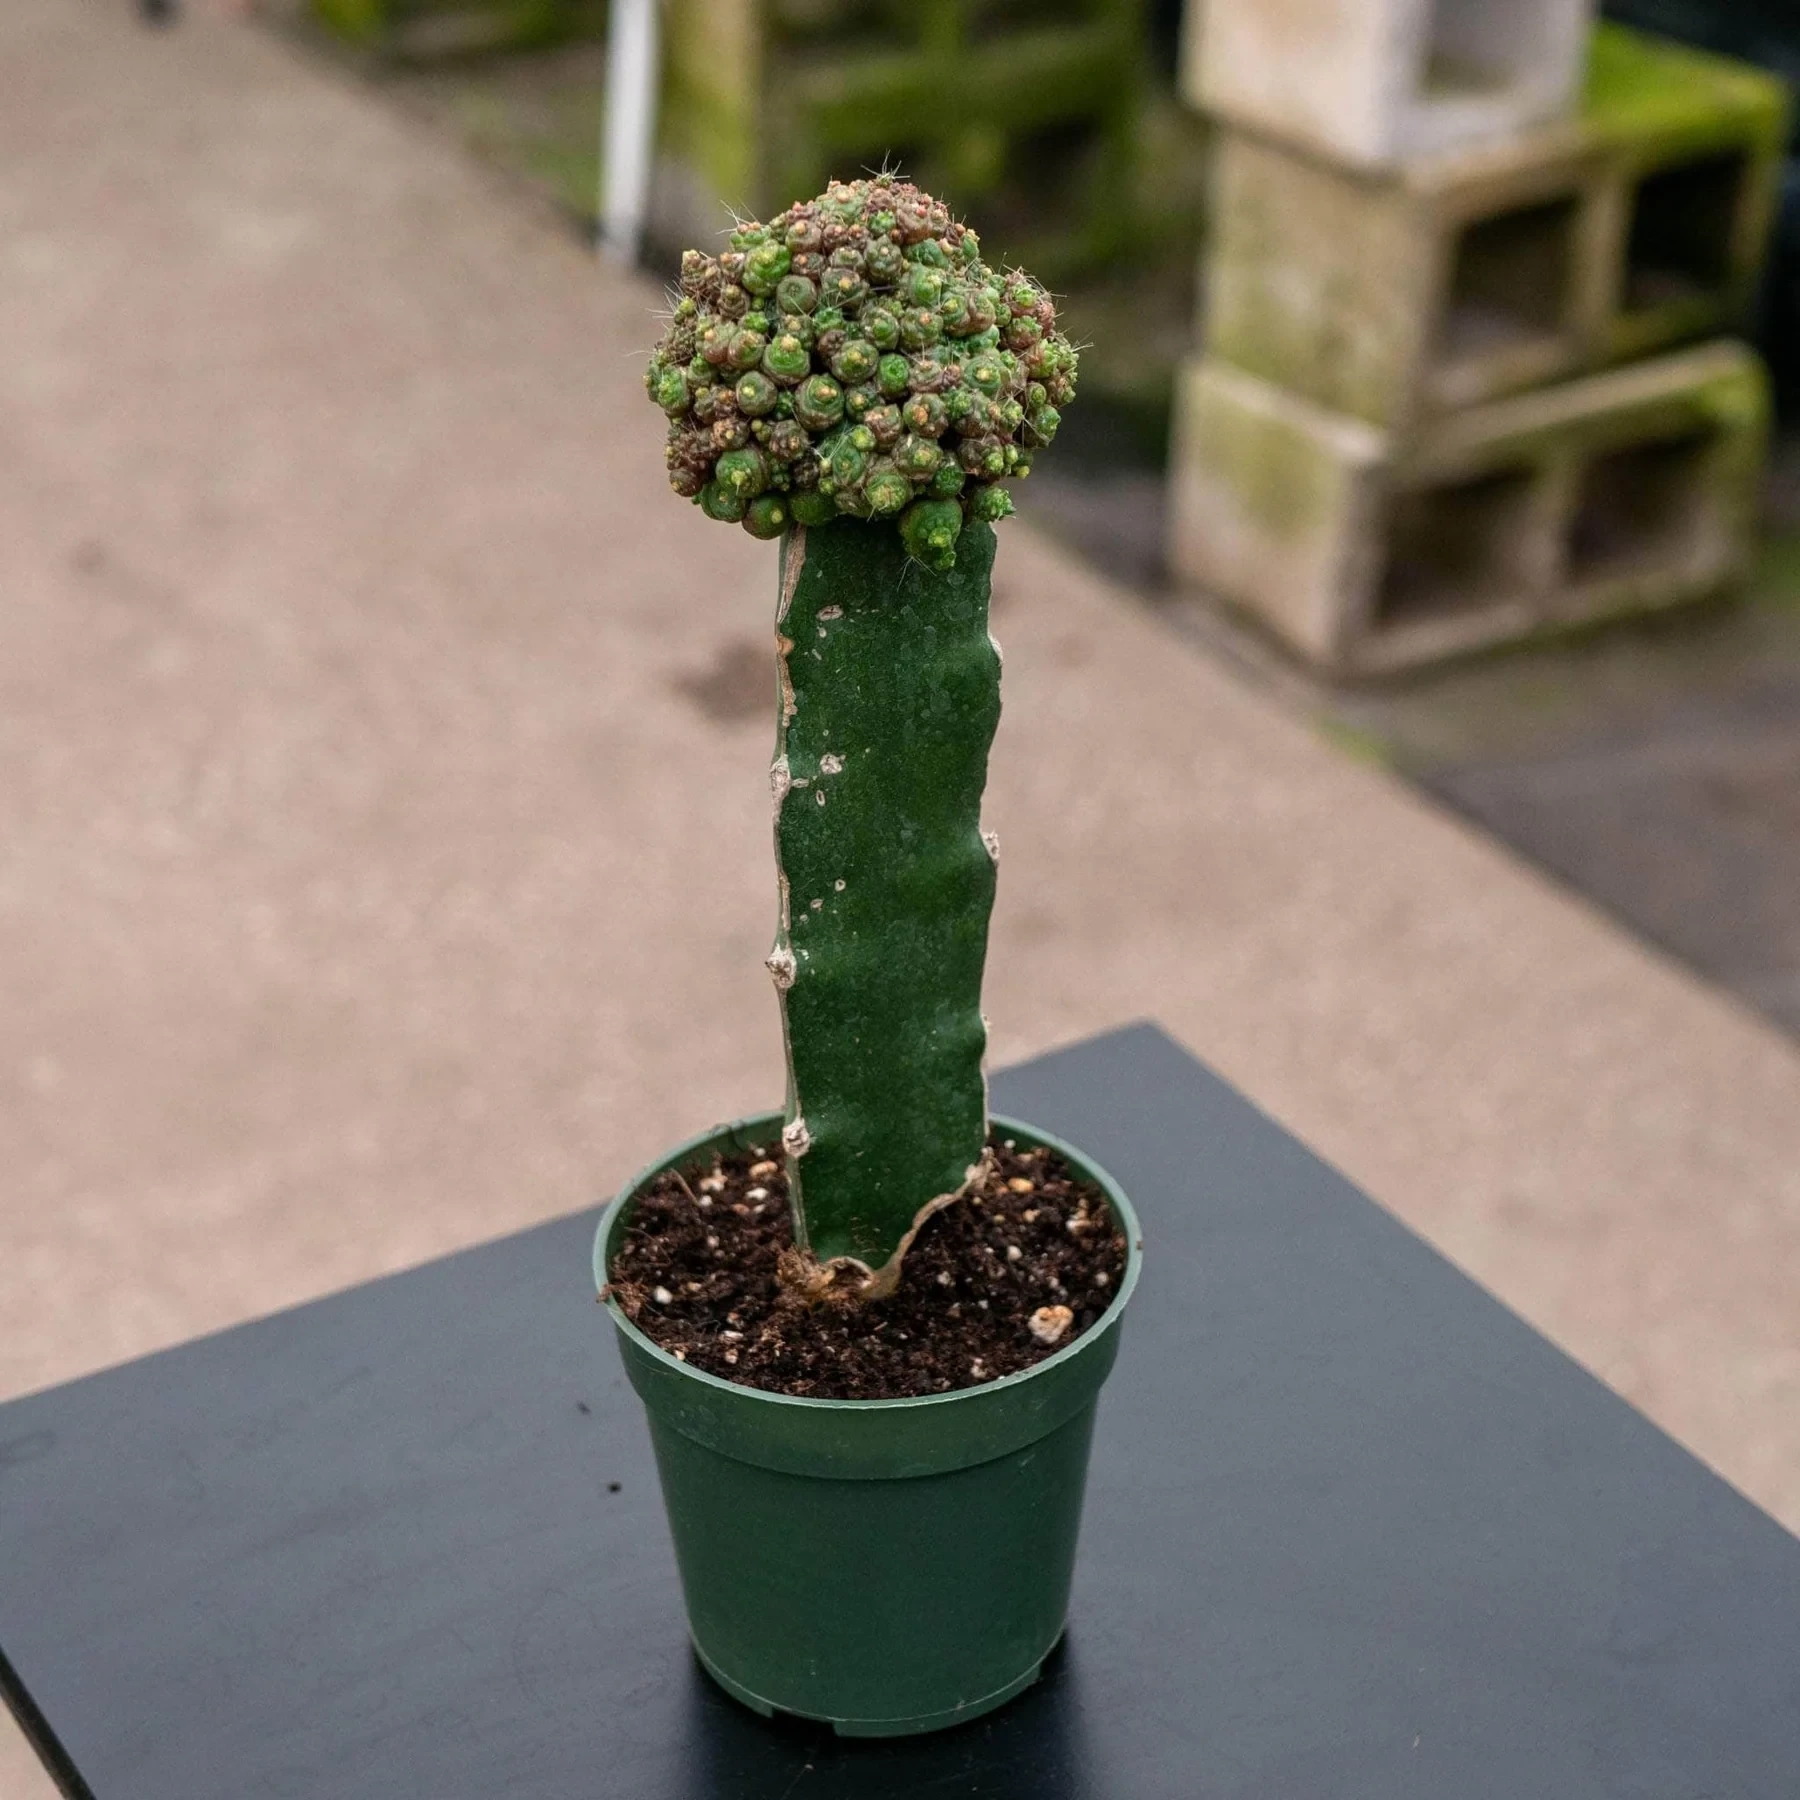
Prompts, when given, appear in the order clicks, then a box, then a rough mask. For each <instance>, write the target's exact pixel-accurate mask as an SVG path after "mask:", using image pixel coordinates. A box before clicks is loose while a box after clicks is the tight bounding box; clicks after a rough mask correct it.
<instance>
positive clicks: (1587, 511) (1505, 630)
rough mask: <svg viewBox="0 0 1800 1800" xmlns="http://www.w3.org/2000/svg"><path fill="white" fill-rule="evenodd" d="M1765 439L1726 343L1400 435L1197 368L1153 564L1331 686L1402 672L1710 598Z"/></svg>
mask: <svg viewBox="0 0 1800 1800" xmlns="http://www.w3.org/2000/svg"><path fill="white" fill-rule="evenodd" d="M1767 428H1768V401H1767V383H1766V379H1765V377H1764V374H1763V370H1762V365H1761V363H1760V362H1759V361H1758V359H1757V357H1756V356H1755V354H1754V353H1753V352H1752V351H1750V350H1749V349H1747V348H1746V347H1744V346H1743V345H1741V344H1737V343H1732V342H1726V341H1720V342H1714V343H1710V344H1704V345H1699V346H1695V347H1692V348H1689V349H1686V350H1681V351H1677V352H1674V353H1672V354H1668V355H1664V356H1659V357H1654V358H1651V359H1650V360H1648V361H1645V362H1640V363H1636V364H1632V365H1630V366H1628V367H1624V368H1620V369H1613V370H1608V371H1606V372H1605V373H1602V374H1598V375H1589V376H1584V377H1582V378H1580V379H1578V380H1574V381H1567V382H1561V383H1558V384H1557V385H1555V386H1552V387H1548V388H1541V389H1537V390H1535V391H1533V392H1531V393H1527V394H1519V395H1514V396H1512V397H1510V398H1508V399H1504V400H1497V401H1491V402H1489V403H1488V404H1486V405H1484V406H1480V407H1473V408H1470V409H1468V410H1467V411H1464V412H1462V413H1459V414H1456V415H1454V416H1453V417H1451V418H1449V419H1447V420H1445V421H1442V422H1441V423H1440V424H1439V425H1437V426H1435V427H1433V428H1431V429H1428V430H1426V431H1424V432H1422V433H1419V434H1418V435H1416V436H1413V437H1402V436H1397V435H1395V434H1393V433H1388V432H1382V431H1378V430H1376V429H1375V428H1374V427H1372V426H1370V425H1368V424H1367V423H1365V422H1363V421H1361V420H1357V419H1352V418H1348V417H1346V416H1345V415H1343V414H1341V413H1334V412H1330V411H1327V410H1325V409H1324V408H1321V407H1319V406H1316V405H1314V404H1313V403H1312V402H1310V401H1307V400H1303V399H1300V398H1297V397H1296V396H1294V395H1292V394H1290V393H1287V392H1285V391H1283V390H1282V389H1280V388H1277V387H1274V386H1272V385H1271V384H1269V383H1267V382H1264V381H1261V380H1259V379H1258V378H1257V377H1255V376H1253V375H1248V374H1245V373H1244V372H1243V371H1242V370H1240V369H1236V368H1233V367H1231V366H1230V365H1229V364H1226V363H1223V362H1221V361H1219V360H1218V359H1217V358H1213V357H1205V358H1200V359H1196V361H1194V362H1193V363H1192V364H1190V366H1189V368H1188V370H1187V371H1186V373H1185V375H1184V378H1183V382H1182V387H1181V392H1180V394H1179V396H1178V402H1177V426H1176V444H1175V459H1174V467H1173V471H1172V474H1171V516H1172V538H1171V544H1170V562H1171V566H1172V568H1173V569H1174V571H1175V573H1176V574H1177V576H1178V577H1179V578H1180V579H1181V580H1183V581H1185V582H1189V583H1192V584H1194V585H1196V586H1199V587H1202V588H1205V589H1207V590H1209V591H1210V592H1211V593H1213V594H1214V595H1216V596H1217V597H1218V598H1220V599H1223V600H1226V601H1229V602H1231V603H1233V604H1235V605H1238V606H1241V607H1243V608H1245V609H1247V610H1249V611H1250V612H1252V613H1254V614H1255V615H1257V616H1258V617H1259V618H1260V619H1261V620H1262V621H1263V622H1264V623H1265V624H1267V625H1268V626H1270V627H1271V628H1272V629H1273V630H1274V631H1275V632H1276V633H1277V634H1278V635H1279V636H1281V637H1282V638H1283V639H1285V640H1286V641H1287V643H1288V644H1290V645H1291V646H1292V647H1293V648H1294V649H1295V650H1297V651H1299V652H1300V654H1301V655H1302V656H1304V657H1305V658H1307V659H1308V660H1309V661H1311V662H1313V663H1314V664H1316V665H1318V666H1319V667H1320V668H1322V669H1324V670H1326V671H1328V672H1330V673H1334V674H1340V675H1350V676H1355V675H1372V674H1379V673H1383V672H1386V671H1390V670H1395V669H1401V668H1407V667H1411V666H1414V665H1416V664H1420V663H1426V662H1431V661H1435V660H1437V659H1439V658H1441V657H1445V656H1451V655H1456V654H1459V653H1461V652H1464V651H1469V650H1474V649H1478V648H1481V647H1484V646H1487V645H1492V644H1499V643H1505V642H1510V641H1514V640H1518V639H1522V638H1526V637H1530V636H1533V635H1535V634H1538V633H1540V632H1544V631H1548V630H1552V629H1556V628H1559V627H1565V626H1569V625H1573V624H1578V623H1582V622H1586V621H1590V620H1596V619H1601V618H1605V617H1609V616H1611V615H1615V614H1625V613H1633V612H1642V611H1647V610H1651V609H1654V608H1659V607H1664V606H1669V605H1673V604H1675V603H1676V602H1678V601H1682V600H1686V599H1690V598H1694V597H1697V596H1699V595H1701V594H1705V593H1709V592H1712V591H1714V590H1715V589H1717V588H1719V587H1720V586H1722V585H1723V584H1724V583H1726V582H1727V581H1729V580H1730V579H1731V578H1732V577H1733V576H1735V575H1736V574H1738V573H1739V572H1740V571H1741V569H1742V567H1743V566H1744V563H1745V561H1746V558H1747V556H1748V552H1749V548H1750V544H1751V540H1752V530H1753V523H1754V517H1755V496H1756V491H1757V481H1758V475H1759V472H1760V469H1761V463H1762V456H1763V450H1764V445H1765V442H1766V437H1767Z"/></svg>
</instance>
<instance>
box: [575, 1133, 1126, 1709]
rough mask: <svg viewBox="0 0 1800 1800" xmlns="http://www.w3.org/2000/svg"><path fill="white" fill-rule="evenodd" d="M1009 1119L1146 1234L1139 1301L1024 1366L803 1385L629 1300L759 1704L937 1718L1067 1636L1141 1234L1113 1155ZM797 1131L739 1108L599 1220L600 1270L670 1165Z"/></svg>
mask: <svg viewBox="0 0 1800 1800" xmlns="http://www.w3.org/2000/svg"><path fill="white" fill-rule="evenodd" d="M994 1125H995V1127H996V1128H997V1129H998V1130H999V1131H1001V1132H1003V1133H1004V1135H1006V1136H1008V1137H1011V1138H1014V1139H1016V1140H1018V1141H1019V1142H1020V1143H1022V1144H1025V1145H1044V1146H1046V1147H1047V1148H1049V1149H1051V1150H1054V1151H1055V1152H1056V1153H1057V1154H1058V1155H1060V1156H1062V1157H1064V1158H1066V1159H1067V1161H1068V1163H1069V1165H1070V1167H1071V1168H1073V1169H1074V1170H1075V1171H1076V1172H1077V1173H1079V1174H1080V1175H1083V1176H1085V1177H1086V1178H1088V1179H1089V1180H1091V1181H1093V1182H1095V1183H1097V1184H1098V1185H1099V1186H1100V1187H1101V1188H1102V1189H1103V1190H1104V1191H1105V1194H1106V1196H1107V1199H1108V1200H1109V1201H1110V1202H1111V1204H1112V1207H1113V1213H1114V1216H1115V1217H1116V1218H1117V1220H1118V1222H1119V1227H1120V1229H1121V1230H1122V1231H1123V1232H1124V1233H1125V1235H1126V1240H1127V1243H1128V1244H1129V1246H1130V1249H1129V1253H1128V1259H1127V1263H1126V1269H1125V1277H1124V1279H1123V1280H1122V1281H1121V1282H1120V1283H1119V1294H1118V1298H1117V1299H1115V1300H1114V1301H1113V1303H1112V1305H1111V1306H1110V1307H1108V1308H1107V1310H1106V1312H1105V1313H1104V1314H1103V1315H1102V1316H1101V1317H1100V1318H1099V1319H1098V1320H1097V1321H1096V1322H1095V1323H1094V1324H1093V1326H1091V1327H1090V1328H1089V1329H1088V1331H1086V1332H1085V1333H1084V1334H1083V1335H1082V1336H1081V1337H1079V1338H1077V1339H1076V1340H1075V1341H1074V1342H1073V1343H1072V1344H1070V1345H1068V1346H1067V1348H1065V1349H1062V1350H1059V1351H1058V1352H1057V1353H1056V1354H1055V1355H1054V1356H1050V1357H1046V1358H1045V1359H1044V1361H1042V1362H1041V1363H1038V1364H1037V1365H1036V1366H1035V1367H1033V1368H1030V1369H1027V1370H1025V1371H1024V1372H1023V1373H1021V1374H1018V1375H1009V1376H1006V1377H1004V1378H1003V1379H1002V1380H999V1381H991V1382H988V1383H986V1384H985V1385H984V1386H981V1387H974V1388H965V1389H961V1390H959V1391H957V1392H954V1393H948V1394H934V1395H931V1396H928V1397H926V1398H922V1399H917V1400H808V1399H798V1398H794V1397H791V1396H788V1395H785V1394H770V1393H764V1392H762V1391H760V1390H758V1389H756V1388H748V1387H739V1386H736V1385H735V1384H733V1383H731V1382H728V1381H721V1380H720V1379H719V1378H718V1377H717V1376H714V1375H708V1374H706V1373H704V1372H703V1371H701V1370H698V1369H691V1368H689V1367H688V1366H687V1364H686V1363H683V1362H678V1361H677V1360H676V1359H675V1358H674V1357H672V1356H670V1355H669V1354H668V1353H667V1352H666V1351H663V1350H659V1349H658V1348H657V1347H656V1345H655V1344H653V1343H652V1342H651V1341H650V1339H649V1338H647V1337H646V1336H645V1335H644V1334H643V1333H642V1332H641V1331H639V1330H638V1329H637V1327H636V1326H634V1325H633V1324H632V1323H631V1321H630V1320H629V1319H627V1318H626V1317H625V1315H624V1313H623V1312H622V1311H620V1309H619V1307H618V1306H617V1305H616V1304H611V1305H610V1307H609V1310H610V1311H611V1313H612V1318H613V1324H614V1325H615V1326H616V1327H617V1330H618V1338H619V1349H620V1352H621V1354H622V1355H623V1357H624V1359H625V1372H626V1374H627V1375H628V1376H629V1377H630V1379H631V1384H632V1386H633V1387H634V1388H636V1389H637V1392H638V1396H639V1398H640V1399H642V1401H643V1402H644V1408H645V1411H646V1412H647V1413H648V1414H649V1419H650V1436H651V1440H652V1442H653V1443H654V1445H655V1449H656V1465H657V1470H658V1472H659V1474H660V1475H661V1478H662V1490H663V1504H664V1506H665V1507H666V1509H667V1511H668V1516H669V1529H670V1532H671V1534H672V1536H673V1537H674V1540H675V1558H676V1562H677V1564H678V1565H679V1567H680V1570H681V1585H682V1590H683V1593H684V1595H685V1597H686V1600H687V1613H688V1626H689V1629H690V1631H691V1632H692V1634H693V1639H694V1648H695V1650H696V1651H697V1652H698V1654H699V1657H700V1660H701V1662H702V1663H703V1664H704V1665H705V1667H706V1669H707V1670H708V1672H709V1673H710V1674H711V1675H712V1676H713V1678H714V1679H715V1680H716V1681H717V1682H718V1683H719V1685H720V1686H721V1687H723V1688H724V1689H725V1690H726V1691H727V1692H728V1693H730V1694H733V1695H735V1696H736V1697H737V1698H738V1699H739V1700H741V1701H743V1702H744V1704H745V1705H747V1706H750V1707H752V1708H754V1709H755V1710H756V1711H757V1712H759V1713H762V1714H765V1715H769V1714H773V1713H775V1712H783V1713H791V1714H796V1715H798V1716H800V1717H802V1718H808V1719H819V1720H823V1721H826V1722H828V1723H829V1724H831V1725H832V1726H834V1727H835V1728H836V1729H837V1731H839V1732H840V1733H842V1734H843V1735H845V1736H852V1737H896V1736H901V1735H905V1734H907V1733H912V1732H922V1731H936V1730H938V1729H940V1728H941V1727H943V1726H947V1725H956V1724H960V1723H961V1722H962V1721H964V1720H966V1719H973V1718H976V1717H979V1716H980V1715H981V1714H982V1713H985V1712H991V1711H992V1710H993V1709H994V1708H995V1707H997V1706H999V1705H1001V1704H1003V1703H1004V1702H1005V1701H1007V1700H1009V1699H1011V1698H1012V1696H1013V1695H1015V1694H1017V1693H1019V1692H1021V1691H1022V1690H1023V1689H1025V1688H1027V1687H1029V1686H1030V1685H1031V1683H1032V1682H1033V1681H1035V1680H1036V1679H1037V1675H1038V1671H1039V1669H1040V1668H1041V1667H1042V1665H1043V1661H1044V1658H1045V1657H1046V1656H1048V1655H1049V1653H1050V1651H1051V1650H1052V1649H1053V1648H1055V1645H1056V1642H1057V1639H1058V1638H1060V1637H1061V1636H1062V1631H1063V1624H1064V1621H1065V1618H1066V1615H1067V1611H1068V1604H1069V1583H1070V1579H1071V1577H1072V1575H1073V1572H1074V1565H1075V1540H1076V1535H1077V1532H1078V1529H1079V1527H1080V1523H1081V1499H1082V1491H1083V1488H1084V1487H1085V1485H1086V1482H1087V1463H1088V1445H1089V1442H1090V1439H1091V1437H1092V1435H1093V1426H1094V1408H1095V1404H1096V1402H1097V1401H1098V1399H1099V1394H1100V1386H1101V1383H1102V1382H1104V1381H1105V1380H1106V1377H1107V1374H1108V1372H1109V1371H1110V1370H1111V1368H1112V1364H1113V1358H1114V1356H1115V1355H1116V1353H1117V1351H1118V1345H1119V1325H1120V1321H1121V1319H1122V1317H1123V1314H1124V1311H1125V1303H1126V1302H1127V1300H1129V1299H1130V1297H1131V1291H1132V1289H1133V1287H1134V1286H1135V1285H1136V1283H1137V1277H1138V1267H1139V1264H1140V1262H1141V1260H1142V1246H1141V1244H1140V1241H1139V1237H1138V1223H1137V1216H1136V1215H1135V1214H1134V1213H1133V1212H1132V1210H1131V1203H1130V1202H1129V1201H1128V1200H1127V1199H1126V1198H1125V1196H1124V1194H1123V1193H1122V1192H1121V1191H1120V1190H1119V1188H1118V1186H1117V1184H1116V1183H1115V1182H1114V1181H1113V1180H1112V1178H1111V1177H1110V1176H1109V1175H1107V1174H1106V1172H1105V1171H1104V1170H1103V1169H1101V1168H1099V1167H1098V1166H1097V1165H1096V1164H1095V1163H1093V1162H1092V1161H1090V1160H1089V1159H1088V1158H1087V1157H1085V1156H1083V1155H1082V1154H1081V1152H1080V1151H1078V1150H1076V1149H1074V1148H1072V1147H1071V1146H1070V1145H1068V1144H1065V1143H1062V1142H1060V1141H1059V1140H1058V1139H1056V1138H1054V1137H1051V1136H1049V1135H1048V1134H1047V1133H1045V1132H1042V1131H1038V1130H1036V1129H1034V1128H1033V1127H1032V1126H1029V1125H1024V1124H1020V1123H1019V1122H1017V1121H1016V1120H1012V1119H1000V1118H996V1119H995V1120H994ZM780 1133H781V1115H780V1114H778V1113H771V1114H768V1115H766V1116H764V1117H761V1118H754V1119H745V1120H740V1121H739V1122H738V1123H737V1124H735V1125H729V1126H725V1127H723V1128H721V1129H719V1130H715V1131H711V1132H708V1133H707V1134H706V1135H705V1136H703V1137H697V1138H693V1139H691V1140H690V1141H689V1142H687V1143H685V1144H683V1145H681V1146H680V1147H679V1148H678V1149H675V1150H672V1151H670V1152H669V1154H668V1155H667V1156H665V1157H663V1158H661V1159H660V1160H659V1161H658V1162H656V1163H655V1164H653V1165H652V1166H651V1167H650V1168H648V1169H646V1170H644V1171H643V1172H642V1173H641V1174H640V1175H638V1176H637V1177H636V1178H635V1179H634V1180H633V1181H632V1182H631V1183H630V1184H629V1185H628V1186H627V1187H626V1188H625V1190H624V1192H622V1193H621V1194H620V1195H619V1197H618V1198H617V1199H616V1200H615V1201H614V1202H613V1203H612V1205H611V1206H609V1207H608V1208H607V1210H606V1215H605V1217H604V1218H602V1220H601V1221H600V1229H599V1232H598V1235H597V1236H596V1238H595V1243H594V1270H595V1276H596V1279H597V1280H598V1281H599V1282H600V1283H601V1284H602V1285H604V1283H605V1281H606V1271H607V1266H608V1263H609V1262H610V1259H611V1253H612V1247H613V1242H614V1240H615V1238H616V1237H617V1235H618V1233H619V1231H620V1229H621V1227H622V1226H623V1224H624V1222H625V1219H626V1217H627V1216H628V1214H629V1213H630V1210H631V1205H632V1202H633V1201H634V1200H635V1199H636V1198H637V1196H638V1195H639V1194H640V1193H641V1192H643V1190H644V1189H645V1188H646V1187H647V1186H648V1185H649V1184H650V1182H651V1181H653V1180H654V1179H655V1177H656V1176H658V1175H660V1174H661V1173H662V1172H663V1171H664V1170H665V1169H668V1168H679V1167H681V1166H683V1165H686V1164H689V1163H693V1162H696V1161H705V1160H708V1159H710V1157H711V1155H712V1152H713V1151H715V1150H720V1151H725V1150H741V1149H746V1148H748V1147H749V1146H750V1145H752V1144H768V1143H773V1142H775V1141H777V1140H778V1139H779V1137H780Z"/></svg>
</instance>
